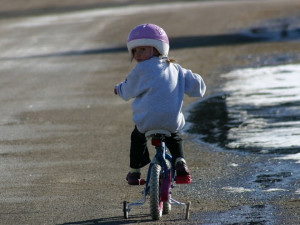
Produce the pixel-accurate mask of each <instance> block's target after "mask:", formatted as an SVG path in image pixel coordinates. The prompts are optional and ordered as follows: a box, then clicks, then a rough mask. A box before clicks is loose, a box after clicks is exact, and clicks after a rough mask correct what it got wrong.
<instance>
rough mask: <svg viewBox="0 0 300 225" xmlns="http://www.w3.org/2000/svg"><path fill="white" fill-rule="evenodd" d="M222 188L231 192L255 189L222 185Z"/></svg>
mask: <svg viewBox="0 0 300 225" xmlns="http://www.w3.org/2000/svg"><path fill="white" fill-rule="evenodd" d="M222 189H223V190H226V191H228V192H231V193H244V192H252V191H255V190H254V189H248V188H243V187H229V186H228V187H223V188H222Z"/></svg>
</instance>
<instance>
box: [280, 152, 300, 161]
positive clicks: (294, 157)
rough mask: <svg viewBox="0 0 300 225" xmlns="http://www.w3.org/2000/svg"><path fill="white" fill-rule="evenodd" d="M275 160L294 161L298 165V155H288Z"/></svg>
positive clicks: (299, 156)
mask: <svg viewBox="0 0 300 225" xmlns="http://www.w3.org/2000/svg"><path fill="white" fill-rule="evenodd" d="M275 159H284V160H296V163H300V153H296V154H290V155H286V156H283V157H277V158H275Z"/></svg>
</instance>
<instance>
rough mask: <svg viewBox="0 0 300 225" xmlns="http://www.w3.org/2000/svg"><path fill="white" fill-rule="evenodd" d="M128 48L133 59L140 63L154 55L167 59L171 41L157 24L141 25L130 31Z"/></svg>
mask: <svg viewBox="0 0 300 225" xmlns="http://www.w3.org/2000/svg"><path fill="white" fill-rule="evenodd" d="M127 48H128V51H129V54H130V55H131V57H132V58H134V59H135V60H137V61H138V62H139V60H141V61H144V60H146V59H149V58H151V57H152V56H153V55H155V56H158V55H161V56H163V57H167V56H168V53H169V39H168V36H167V34H166V32H165V31H164V30H163V29H162V28H161V27H159V26H157V25H155V24H141V25H139V26H136V27H135V28H133V29H132V30H131V31H130V33H129V35H128V39H127ZM142 53H143V54H142ZM140 54H142V57H141V56H140Z"/></svg>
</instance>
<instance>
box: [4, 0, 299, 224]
mask: <svg viewBox="0 0 300 225" xmlns="http://www.w3.org/2000/svg"><path fill="white" fill-rule="evenodd" d="M32 2H33V1H32ZM38 2H40V1H38ZM56 3H57V4H58V5H59V2H56ZM289 3H290V4H286V3H281V1H276V0H274V1H264V2H263V3H259V2H257V1H243V2H229V1H228V2H227V1H224V2H203V3H201V2H190V3H172V4H171V3H167V4H159V5H155V4H154V5H151V6H148V5H146V6H144V5H143V6H133V5H130V6H124V7H116V8H106V9H101V8H90V7H87V8H86V7H83V8H84V9H82V10H73V9H72V10H59V9H56V10H57V13H55V10H50V11H47V14H40V13H39V14H37V13H36V11H33V12H32V11H27V13H23V14H21V15H23V16H20V15H19V14H18V7H15V8H14V10H13V12H14V13H11V14H10V16H7V17H1V19H0V49H1V51H0V115H1V116H0V126H1V129H0V170H1V173H0V180H1V182H0V224H130V223H139V222H141V223H147V224H151V223H152V222H151V220H150V217H149V214H148V208H147V205H146V206H144V207H141V208H137V209H136V210H135V211H134V212H132V214H131V216H130V218H129V220H124V219H123V217H122V215H123V213H122V202H123V201H124V200H128V201H132V200H135V199H136V198H139V197H140V193H141V188H140V187H129V186H128V185H127V184H126V181H125V176H126V174H127V170H128V164H129V150H128V149H129V143H130V133H131V130H132V129H133V123H132V121H131V109H130V102H123V101H122V100H121V99H120V98H118V97H116V96H114V94H113V87H114V85H115V84H116V83H118V82H120V81H122V79H124V77H125V75H126V74H127V73H128V72H129V71H130V70H131V68H132V67H133V66H134V64H133V63H130V60H129V58H128V54H127V52H126V48H125V47H126V46H125V40H126V38H127V34H128V32H129V31H130V29H131V28H132V27H134V26H135V25H137V24H141V23H145V22H151V23H157V24H159V25H161V26H162V27H164V28H165V30H166V31H167V33H168V34H169V37H170V38H172V40H174V41H175V45H174V50H172V45H171V52H170V55H171V56H174V57H175V58H176V59H177V61H178V62H179V63H180V64H181V65H182V66H184V67H186V68H191V69H192V70H193V71H195V72H197V73H200V74H201V75H202V76H203V78H204V79H205V81H206V83H207V86H208V92H207V95H211V94H214V88H215V87H217V86H219V85H220V82H221V81H220V79H219V77H218V74H220V73H221V72H224V71H226V70H228V69H230V68H235V67H237V66H243V65H247V64H250V63H251V62H248V61H245V60H238V58H237V57H238V56H245V55H247V54H261V53H266V52H267V53H272V54H275V53H276V52H284V51H291V52H293V51H294V52H296V51H297V46H298V45H297V44H296V43H286V44H278V43H251V44H250V43H247V42H246V43H239V44H237V45H235V44H234V43H230V42H229V43H223V44H220V43H222V37H224V36H223V35H224V34H227V33H229V34H231V33H234V32H235V31H236V30H239V29H241V28H243V27H248V26H251V25H253V24H256V23H258V22H259V21H262V20H266V19H269V18H276V17H279V16H288V15H290V14H296V13H299V10H297V7H298V9H299V7H300V5H299V2H298V1H297V0H293V1H289ZM11 12H12V11H11ZM20 12H21V11H20ZM22 12H24V11H22ZM193 37H198V39H197V38H196V40H201V38H203V40H207V39H205V38H207V37H214V38H215V39H214V42H208V43H206V44H204V45H203V44H202V43H199V44H197V43H198V42H195V43H194V44H193V45H192V46H190V45H188V44H182V41H184V40H194V39H193ZM199 37H200V39H199ZM191 38H192V39H191ZM220 41H221V42H220ZM184 43H185V42H184ZM298 47H299V46H298ZM193 101H195V99H190V98H186V99H185V105H187V104H189V103H191V102H193ZM186 139H187V141H186V146H185V147H186V149H187V151H186V154H187V160H188V162H189V165H190V169H191V171H192V175H193V179H194V184H193V185H191V186H181V187H178V188H177V192H176V193H177V195H178V198H179V200H182V201H188V200H191V201H192V204H193V208H192V213H193V215H194V216H191V220H190V221H189V223H191V224H220V223H218V222H217V221H215V220H213V218H216V215H218V213H220V212H226V211H228V210H229V209H232V208H234V207H236V206H237V205H239V206H244V205H247V206H249V205H259V204H265V203H258V202H254V201H253V199H250V200H249V199H247V198H246V197H245V196H244V195H243V196H234V197H232V196H229V197H228V196H227V195H225V194H222V191H221V189H220V188H221V186H222V185H221V184H220V183H222V181H223V179H224V177H230V179H232V182H234V181H236V179H238V176H239V174H240V173H241V171H242V173H247V168H250V162H251V160H254V161H255V160H256V159H255V157H252V156H248V157H244V156H239V155H235V154H233V153H224V152H219V151H216V149H211V148H210V147H208V146H205V145H202V144H199V143H194V142H193V139H192V137H190V136H186ZM259 160H261V159H259ZM234 162H238V163H240V164H241V165H245V167H243V168H244V169H242V168H239V170H236V168H233V167H228V166H227V165H228V164H229V163H234ZM248 172H249V171H248ZM272 201H275V200H272ZM277 203H278V202H277ZM277 203H276V204H277ZM270 204H271V203H270ZM276 204H275V205H276ZM278 204H279V203H278ZM267 205H268V204H267ZM280 205H281V209H279V208H280V207H279V208H277V207H275V208H274V210H279V212H280V213H281V214H280V215H282V216H281V217H278V216H274V217H273V216H272V217H270V218H269V217H268V218H269V220H270V223H266V224H283V223H281V222H282V221H283V220H284V221H291V223H287V224H293V223H294V222H295V221H296V222H297V218H296V217H295V215H296V216H297V215H299V211H298V214H295V213H297V210H298V209H299V200H298V199H296V200H295V199H290V200H287V201H286V200H285V201H284V202H280ZM272 207H273V206H272ZM272 207H271V208H272ZM272 210H273V208H272ZM272 210H267V213H268V212H269V211H272ZM274 210H273V211H274ZM242 211H243V210H242ZM245 211H247V209H245ZM273 211H272V212H273ZM243 212H244V211H243ZM290 215H292V217H290ZM282 218H283V219H282ZM228 219H229V221H227V222H228V223H227V224H230V222H234V221H233V220H230V216H229V217H228ZM243 219H245V218H244V217H242V218H241V221H242V222H243ZM209 221H215V223H214V222H211V223H210V222H209ZM244 222H245V221H244ZM246 222H249V221H246ZM250 222H251V221H250ZM161 223H162V224H164V223H168V224H172V223H174V224H180V223H182V224H185V223H187V222H186V221H184V220H183V214H182V209H180V208H179V209H176V208H175V207H174V210H173V212H172V216H169V217H165V218H163V220H162V222H161ZM156 224H157V223H156ZM295 224H296V223H295Z"/></svg>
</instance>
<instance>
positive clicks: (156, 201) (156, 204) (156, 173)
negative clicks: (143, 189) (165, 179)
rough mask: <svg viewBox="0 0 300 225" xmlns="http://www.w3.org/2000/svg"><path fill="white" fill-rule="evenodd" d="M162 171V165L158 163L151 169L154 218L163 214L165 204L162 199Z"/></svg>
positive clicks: (151, 196)
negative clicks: (160, 192) (160, 180)
mask: <svg viewBox="0 0 300 225" xmlns="http://www.w3.org/2000/svg"><path fill="white" fill-rule="evenodd" d="M160 171H161V167H160V165H158V164H154V165H153V166H152V169H151V176H150V215H151V217H152V219H153V220H159V219H160V217H161V216H162V208H163V204H162V201H161V200H160V194H159V190H160V182H159V177H160Z"/></svg>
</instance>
